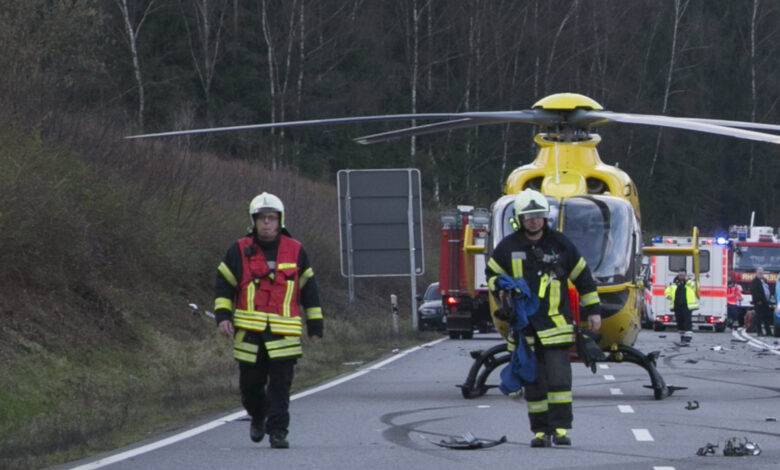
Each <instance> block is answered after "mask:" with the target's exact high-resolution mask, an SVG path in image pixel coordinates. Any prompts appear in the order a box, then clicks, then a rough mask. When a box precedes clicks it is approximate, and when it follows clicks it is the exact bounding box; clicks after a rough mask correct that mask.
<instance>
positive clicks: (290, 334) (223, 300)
mask: <svg viewBox="0 0 780 470" xmlns="http://www.w3.org/2000/svg"><path fill="white" fill-rule="evenodd" d="M249 215H250V217H251V220H252V230H251V232H250V233H248V234H247V235H246V236H245V237H243V238H241V239H239V240H238V241H237V242H235V243H234V244H233V245H231V246H230V248H229V249H228V251H227V253H226V254H225V258H224V260H223V261H222V263H220V265H219V268H218V269H217V271H218V273H217V280H216V293H215V300H214V313H215V317H216V321H217V326H218V328H219V332H220V333H222V334H223V335H224V336H227V337H231V338H233V357H234V358H235V359H236V360H237V361H238V367H239V388H240V390H241V402H242V404H243V405H244V408H245V409H246V411H247V414H249V416H250V418H251V424H250V426H249V437H250V438H251V440H252V441H253V442H260V441H262V440H263V437H264V436H265V433H266V432H267V433H268V436H269V442H270V444H271V447H273V448H277V449H286V448H288V447H289V443H288V441H287V433H288V428H289V424H290V413H289V405H290V387H291V385H292V380H293V369H294V366H295V363H296V361H297V358H299V357H300V356H301V354H302V348H301V334H302V331H303V325H302V319H301V315H300V309H299V306H298V304H299V303H300V304H301V305H302V306H303V310H304V313H305V314H306V331H307V333H308V335H309V336H310V337H317V338H321V337H322V331H323V321H322V309H321V307H320V301H319V296H318V294H317V286H316V283H315V281H314V271H313V270H312V268H311V266H310V265H309V260H308V258H307V256H306V252H305V251H304V250H303V248H302V246H301V243H300V242H298V241H297V240H295V239H293V238H292V237H291V236H290V234H289V233H288V232H287V230H286V229H285V228H284V216H285V212H284V205H283V204H282V201H281V200H280V199H279V198H278V197H276V196H274V195H273V194H269V193H262V194H260V195H258V196H257V197H255V198H254V199H252V202H251V203H250V204H249Z"/></svg>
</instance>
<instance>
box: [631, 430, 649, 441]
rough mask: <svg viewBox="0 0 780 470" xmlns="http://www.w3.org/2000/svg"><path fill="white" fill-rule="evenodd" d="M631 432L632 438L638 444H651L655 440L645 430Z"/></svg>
mask: <svg viewBox="0 0 780 470" xmlns="http://www.w3.org/2000/svg"><path fill="white" fill-rule="evenodd" d="M631 432H632V433H634V438H635V439H636V440H637V441H639V442H652V441H654V440H655V439H653V436H652V435H651V434H650V431H648V430H647V429H632V430H631Z"/></svg>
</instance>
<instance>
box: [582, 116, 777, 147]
mask: <svg viewBox="0 0 780 470" xmlns="http://www.w3.org/2000/svg"><path fill="white" fill-rule="evenodd" d="M575 114H577V116H578V119H579V120H581V121H582V122H588V121H589V120H590V121H593V124H596V123H598V124H600V123H601V122H599V120H607V121H613V122H621V123H626V124H640V125H646V126H660V127H672V128H677V129H686V130H691V131H699V132H706V133H709V134H718V135H726V136H730V137H738V138H741V139H748V140H756V141H759V142H769V143H772V144H780V136H778V135H774V134H766V133H763V132H756V131H748V130H744V129H737V128H735V127H728V126H722V125H718V124H712V123H709V122H702V121H701V120H695V119H688V118H680V117H672V116H659V115H654V114H630V113H615V112H611V111H591V110H587V111H586V110H577V111H575Z"/></svg>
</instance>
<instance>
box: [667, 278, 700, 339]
mask: <svg viewBox="0 0 780 470" xmlns="http://www.w3.org/2000/svg"><path fill="white" fill-rule="evenodd" d="M664 296H665V297H666V298H667V300H669V310H672V311H673V312H674V319H675V320H676V321H677V331H679V332H680V345H681V346H689V345H690V344H691V340H692V339H693V313H692V312H693V311H694V310H696V309H698V308H699V298H698V297H697V296H696V285H695V284H694V283H693V281H692V280H690V279H688V278H687V272H686V271H685V269H680V270H679V271H677V277H675V278H674V280H673V281H672V282H671V283H670V284H669V285H668V286H667V287H666V290H665V292H664Z"/></svg>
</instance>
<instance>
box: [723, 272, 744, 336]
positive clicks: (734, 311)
mask: <svg viewBox="0 0 780 470" xmlns="http://www.w3.org/2000/svg"><path fill="white" fill-rule="evenodd" d="M740 305H742V289H741V288H740V287H739V286H738V285H737V283H735V282H734V281H729V284H728V287H727V288H726V319H727V321H728V323H729V328H731V329H734V328H736V327H737V326H738V325H739V306H740Z"/></svg>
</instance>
